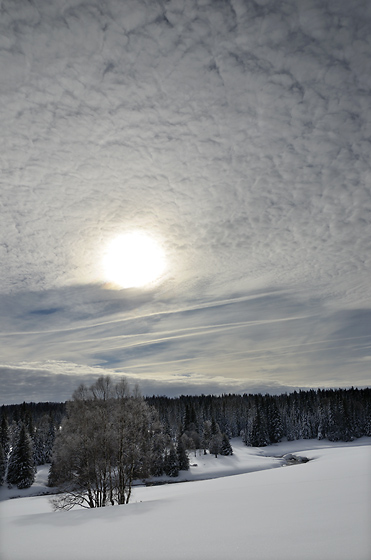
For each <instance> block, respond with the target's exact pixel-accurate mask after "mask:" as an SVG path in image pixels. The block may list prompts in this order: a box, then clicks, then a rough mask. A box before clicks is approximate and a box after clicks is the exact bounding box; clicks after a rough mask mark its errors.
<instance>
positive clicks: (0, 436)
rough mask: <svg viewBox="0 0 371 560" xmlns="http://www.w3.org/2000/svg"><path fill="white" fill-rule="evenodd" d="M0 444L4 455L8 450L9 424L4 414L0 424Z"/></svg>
mask: <svg viewBox="0 0 371 560" xmlns="http://www.w3.org/2000/svg"><path fill="white" fill-rule="evenodd" d="M0 445H1V447H2V448H3V450H4V453H5V455H7V454H8V452H9V425H8V420H7V417H6V416H5V414H4V415H3V417H2V419H1V424H0Z"/></svg>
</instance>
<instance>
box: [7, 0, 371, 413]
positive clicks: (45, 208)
mask: <svg viewBox="0 0 371 560" xmlns="http://www.w3.org/2000/svg"><path fill="white" fill-rule="evenodd" d="M0 27H1V33H0V76H1V80H0V82H1V84H0V117H1V137H0V143H1V146H0V158H1V168H2V174H1V175H2V176H1V191H0V199H1V216H0V255H1V258H0V262H1V267H0V380H1V381H0V388H1V389H0V404H2V403H5V404H10V403H18V402H23V401H24V400H25V401H34V402H39V401H64V400H66V399H68V398H70V396H71V394H72V393H73V391H74V390H75V389H76V388H77V387H78V385H79V384H80V383H82V382H83V383H85V384H88V385H90V384H91V383H93V382H94V381H95V380H96V378H97V377H98V376H100V375H105V374H110V375H112V376H113V377H115V376H121V375H124V376H126V377H127V379H128V381H129V382H130V383H138V384H139V386H140V388H141V390H142V393H143V394H149V395H151V394H163V395H168V396H176V395H179V394H201V393H205V394H209V393H213V394H221V393H229V392H233V393H243V392H247V393H249V392H270V393H272V394H277V393H283V392H286V391H292V390H295V389H300V388H303V389H306V388H317V387H322V388H326V387H350V386H357V387H364V386H370V385H371V375H370V365H371V282H370V277H371V275H370V268H371V266H370V265H371V260H370V259H371V247H370V239H371V197H370V190H371V171H370V153H371V35H370V29H371V3H370V2H369V1H368V0H352V2H349V0H328V1H323V0H169V1H166V0H125V1H120V0H99V1H98V0H84V1H82V0H63V1H61V0H31V1H28V0H27V1H26V0H17V2H14V0H2V1H1V3H0ZM128 232H140V233H142V234H143V233H145V234H147V235H148V236H149V238H150V239H152V240H153V241H154V242H156V243H157V244H158V245H159V247H160V248H161V249H162V251H163V253H164V255H165V261H166V268H165V270H164V271H163V273H162V274H161V276H160V277H159V278H158V279H157V280H156V281H153V282H150V283H148V284H145V285H144V286H140V287H129V288H120V287H119V286H117V285H115V284H114V283H113V282H112V281H110V279H109V278H107V276H106V272H105V269H104V266H103V262H104V257H105V255H106V253H107V250H108V249H107V248H108V246H109V244H110V243H111V242H112V240H114V239H115V238H116V237H117V236H119V235H123V234H126V233H128ZM117 258H118V261H119V262H121V261H122V260H125V259H122V258H121V259H120V258H119V257H117ZM141 259H142V261H143V262H144V263H146V262H147V258H143V257H141ZM122 266H124V267H125V262H123V263H122Z"/></svg>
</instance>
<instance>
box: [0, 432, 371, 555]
mask: <svg viewBox="0 0 371 560" xmlns="http://www.w3.org/2000/svg"><path fill="white" fill-rule="evenodd" d="M233 446H234V450H235V455H234V456H233V457H218V459H215V458H214V457H212V456H207V457H196V458H195V460H194V461H193V458H191V462H192V463H197V467H193V468H192V469H191V472H190V473H182V475H183V477H186V476H187V477H194V480H195V479H196V478H197V476H198V477H199V478H203V477H204V478H211V477H212V476H216V477H218V478H214V479H210V480H199V481H195V482H192V483H191V482H189V483H184V484H171V485H164V486H153V487H147V488H145V487H137V488H135V489H134V494H133V500H132V503H130V504H129V505H125V506H115V507H112V508H105V509H97V510H72V511H70V512H56V513H55V512H52V511H51V506H50V503H49V499H48V497H46V496H39V497H28V498H22V499H13V500H4V501H3V502H2V503H1V506H0V515H1V545H0V554H1V558H2V560H25V559H26V558H27V559H28V560H44V559H45V560H46V559H47V560H51V559H52V560H64V559H66V558H70V559H73V560H86V559H89V560H95V559H97V560H98V559H99V560H101V559H102V558H104V559H107V560H116V559H121V558H126V559H128V560H147V559H148V560H149V559H151V560H156V559H161V560H167V559H169V560H177V559H182V560H183V559H184V560H188V559H191V558H197V559H200V560H209V559H210V560H211V559H213V560H215V559H217V560H218V559H223V560H225V559H226V558H230V559H244V560H246V559H251V560H270V559H272V560H273V559H274V560H280V559H285V560H290V559H292V560H293V559H295V560H296V559H301V560H315V559H316V560H317V559H321V560H349V559H350V558H352V560H369V558H370V557H371V542H370V529H369V528H370V527H371V499H370V498H371V477H370V472H371V469H370V466H371V442H370V441H369V438H362V440H358V441H356V442H353V443H352V444H344V443H342V444H329V442H318V441H313V440H307V441H300V442H287V443H281V444H278V445H275V446H270V447H269V448H264V449H254V448H246V447H244V446H242V445H240V444H239V443H238V442H236V441H234V442H233ZM296 451H300V455H303V456H306V457H308V458H310V459H312V460H311V461H309V462H308V463H305V464H299V465H295V466H289V467H280V468H271V467H277V466H278V465H279V464H282V460H281V459H277V458H271V457H267V455H269V454H271V455H273V456H275V457H277V456H279V455H283V454H285V453H295V452H296ZM280 462H281V463H280ZM228 464H229V466H230V468H228ZM268 464H270V467H268ZM259 465H260V467H259ZM254 467H258V468H265V469H266V470H256V469H255V472H248V474H233V473H237V472H242V471H241V469H243V468H245V469H246V471H254ZM196 472H197V473H198V474H196ZM227 474H229V475H230V476H226V475H227ZM220 477H221V478H220ZM5 490H6V489H3V490H2V491H1V493H2V494H3V497H5V496H4V493H6V491H5Z"/></svg>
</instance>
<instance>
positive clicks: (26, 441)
mask: <svg viewBox="0 0 371 560" xmlns="http://www.w3.org/2000/svg"><path fill="white" fill-rule="evenodd" d="M34 480H35V463H34V459H33V448H32V440H31V438H30V436H29V434H28V432H27V430H26V427H25V425H24V424H23V423H22V425H21V429H20V431H19V435H18V438H17V441H16V442H15V446H14V448H13V450H12V452H11V454H10V457H9V465H8V474H7V482H8V483H9V484H16V485H17V487H18V488H29V487H30V486H31V485H32V484H33V482H34Z"/></svg>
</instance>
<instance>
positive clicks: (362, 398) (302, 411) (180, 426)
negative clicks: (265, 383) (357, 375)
mask: <svg viewBox="0 0 371 560" xmlns="http://www.w3.org/2000/svg"><path fill="white" fill-rule="evenodd" d="M146 400H147V402H148V403H149V404H150V405H152V406H154V407H155V408H156V409H157V410H158V412H159V417H160V420H161V422H162V424H163V425H164V428H165V430H166V431H167V433H169V434H171V435H174V434H176V433H178V432H179V431H183V432H185V433H186V434H187V435H188V436H189V437H190V438H191V439H192V440H193V446H194V447H195V448H204V449H207V448H208V446H209V445H210V441H211V423H213V422H214V426H215V424H216V425H217V426H218V429H219V432H220V433H221V434H225V435H226V436H227V437H228V438H232V437H238V436H242V438H243V441H244V442H245V443H246V445H249V446H257V447H260V446H265V445H269V444H271V443H277V442H279V441H281V440H282V438H287V439H288V440H295V439H309V438H318V439H323V438H327V439H329V440H330V441H351V440H353V439H356V438H359V437H361V436H371V389H370V388H366V389H354V388H352V389H326V390H324V389H318V390H309V391H299V392H297V391H294V392H293V393H290V394H286V393H285V394H282V395H261V394H249V395H248V394H244V395H235V394H227V395H222V396H212V395H200V396H181V397H177V398H169V397H162V396H153V397H149V398H147V399H146ZM213 430H214V432H215V427H214V428H213ZM213 435H214V439H213V442H212V447H214V444H215V440H217V441H218V440H219V442H220V436H218V435H217V434H215V433H214V434H213ZM188 448H189V449H192V444H188ZM211 452H213V451H211Z"/></svg>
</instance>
